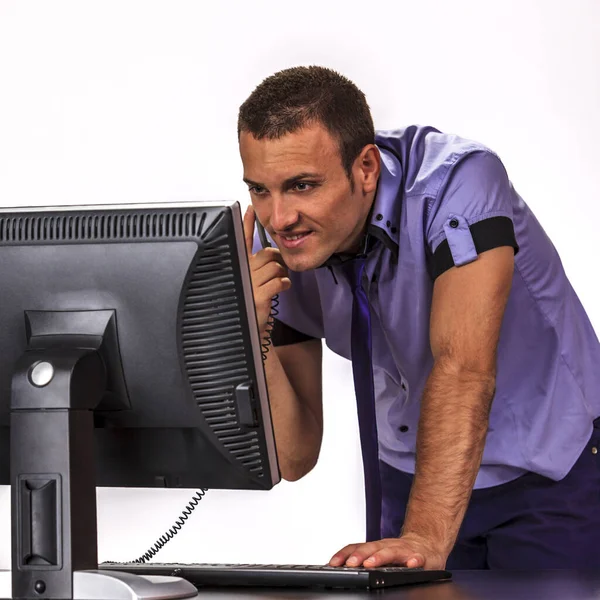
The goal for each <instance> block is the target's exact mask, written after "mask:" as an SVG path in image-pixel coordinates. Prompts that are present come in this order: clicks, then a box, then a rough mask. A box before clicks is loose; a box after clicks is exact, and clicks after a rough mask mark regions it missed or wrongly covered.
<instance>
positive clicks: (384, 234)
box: [367, 146, 402, 258]
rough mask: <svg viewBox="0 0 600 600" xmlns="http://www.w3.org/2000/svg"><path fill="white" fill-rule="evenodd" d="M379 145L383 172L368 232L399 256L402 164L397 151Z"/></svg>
mask: <svg viewBox="0 0 600 600" xmlns="http://www.w3.org/2000/svg"><path fill="white" fill-rule="evenodd" d="M378 147H379V151H380V154H381V173H380V175H379V183H378V185H377V193H376V194H375V201H374V202H373V208H372V210H371V216H370V223H369V226H368V227H367V232H368V234H369V235H373V236H375V237H376V238H377V239H378V240H380V241H381V242H382V243H383V244H384V245H385V246H386V248H388V249H389V250H390V251H391V252H392V253H393V254H394V256H395V257H396V258H398V239H399V237H398V236H399V232H400V212H401V209H402V199H401V198H400V189H401V186H402V165H401V164H400V160H399V159H398V156H397V155H396V153H395V152H393V151H392V150H391V149H389V148H386V147H384V146H378Z"/></svg>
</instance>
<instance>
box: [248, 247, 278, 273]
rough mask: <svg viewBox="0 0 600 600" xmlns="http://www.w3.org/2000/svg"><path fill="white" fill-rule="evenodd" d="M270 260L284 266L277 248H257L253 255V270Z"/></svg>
mask: <svg viewBox="0 0 600 600" xmlns="http://www.w3.org/2000/svg"><path fill="white" fill-rule="evenodd" d="M270 262H278V263H279V264H280V265H283V266H285V263H284V262H283V257H282V256H281V252H280V251H279V248H263V249H262V250H259V251H258V252H257V253H256V254H255V255H254V259H253V265H252V268H253V269H254V270H257V269H260V268H262V267H264V265H266V264H267V263H270Z"/></svg>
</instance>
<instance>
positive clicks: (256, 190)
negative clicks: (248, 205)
mask: <svg viewBox="0 0 600 600" xmlns="http://www.w3.org/2000/svg"><path fill="white" fill-rule="evenodd" d="M248 190H249V192H250V193H251V194H257V195H260V194H264V193H265V188H263V187H260V186H259V185H253V186H250V187H249V188H248Z"/></svg>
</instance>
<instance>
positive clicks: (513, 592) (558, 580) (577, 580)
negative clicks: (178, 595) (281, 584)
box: [198, 571, 600, 600]
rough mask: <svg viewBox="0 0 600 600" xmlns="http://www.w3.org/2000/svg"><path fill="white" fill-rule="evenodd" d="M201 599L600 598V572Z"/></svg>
mask: <svg viewBox="0 0 600 600" xmlns="http://www.w3.org/2000/svg"><path fill="white" fill-rule="evenodd" d="M198 598H199V600H224V599H225V598H228V599H230V600H304V599H306V600H326V599H335V600H358V599H366V598H369V600H373V599H377V600H379V599H382V598H385V600H600V572H598V573H592V572H589V571H586V572H573V571H535V572H529V571H454V573H453V581H452V582H447V583H434V584H425V585H420V586H413V587H397V588H388V589H383V590H378V591H373V592H366V591H349V590H322V591H321V590H298V589H296V590H289V589H281V588H280V589H274V588H273V589H267V590H265V589H256V590H251V589H243V590H242V589H235V588H227V589H219V590H215V589H204V590H201V591H200V592H199V597H198Z"/></svg>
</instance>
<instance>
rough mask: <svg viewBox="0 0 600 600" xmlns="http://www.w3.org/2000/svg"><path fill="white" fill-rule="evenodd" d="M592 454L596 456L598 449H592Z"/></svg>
mask: <svg viewBox="0 0 600 600" xmlns="http://www.w3.org/2000/svg"><path fill="white" fill-rule="evenodd" d="M592 454H598V448H596V446H594V447H593V448H592Z"/></svg>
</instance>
